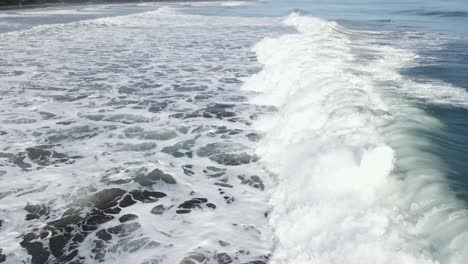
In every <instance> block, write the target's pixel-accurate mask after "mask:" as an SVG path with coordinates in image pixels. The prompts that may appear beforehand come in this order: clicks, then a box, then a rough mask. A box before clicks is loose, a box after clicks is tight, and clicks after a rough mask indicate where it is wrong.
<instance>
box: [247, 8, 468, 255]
mask: <svg viewBox="0 0 468 264" xmlns="http://www.w3.org/2000/svg"><path fill="white" fill-rule="evenodd" d="M285 23H286V24H287V25H290V26H293V27H295V28H296V29H297V31H298V32H297V33H296V34H288V35H284V36H281V37H279V38H266V39H264V40H263V41H261V42H260V43H258V44H257V45H256V47H255V48H254V50H255V52H256V53H257V56H258V59H259V61H260V63H262V64H263V70H262V71H261V72H259V73H258V74H255V75H253V76H252V77H251V78H249V79H248V80H246V83H245V85H244V86H243V88H244V89H246V90H251V91H256V92H259V95H258V96H257V97H255V98H253V99H252V101H253V102H255V103H260V104H270V105H275V106H277V107H278V108H279V111H278V113H277V114H275V115H272V116H269V117H267V118H263V119H262V120H261V121H260V122H258V123H257V129H258V130H259V131H262V132H263V133H264V134H265V137H264V138H263V140H262V141H261V142H260V145H259V147H258V148H257V153H258V154H259V156H261V157H262V159H263V162H264V164H265V165H266V167H267V168H269V169H270V170H271V171H272V172H273V173H274V174H275V175H276V177H277V185H276V187H275V188H273V190H272V191H271V200H270V204H271V205H272V207H273V211H272V213H271V216H270V224H271V225H272V227H273V229H274V230H275V234H276V236H277V240H278V244H277V247H276V250H275V252H274V254H273V258H272V263H275V264H276V263H294V264H301V263H320V264H328V263H330V264H332V263H333V264H335V263H336V264H337V263H349V264H354V263H355V264H357V263H385V264H387V263H388V264H389V263H418V264H435V263H445V264H460V263H463V260H464V259H466V258H467V257H468V249H467V248H466V242H467V234H468V233H467V231H468V225H467V224H468V218H467V217H466V212H467V211H466V210H465V209H464V208H463V207H462V205H461V202H459V201H457V200H456V199H455V198H454V195H453V194H452V193H450V192H449V190H448V187H447V185H446V184H445V182H444V180H445V178H444V175H443V173H442V172H441V171H440V170H439V167H438V165H439V166H442V165H441V164H442V163H441V162H440V160H438V159H437V158H436V157H435V156H434V155H431V154H428V153H426V152H425V151H424V150H425V148H424V147H425V146H427V145H428V144H430V142H429V141H428V140H426V139H424V138H423V137H421V136H419V137H417V136H414V135H415V133H414V132H416V131H417V130H418V129H420V130H421V129H422V128H421V127H423V128H424V129H439V128H440V127H441V124H440V123H439V122H438V121H437V120H435V119H434V118H432V117H430V116H428V115H427V114H426V113H424V111H422V110H420V109H418V108H416V107H415V106H413V105H411V103H409V102H405V101H404V100H402V99H403V98H402V97H401V93H402V92H401V89H402V88H406V89H407V87H406V85H411V83H412V82H410V81H409V80H405V79H404V78H403V77H402V76H401V75H400V74H399V73H398V70H399V69H400V68H401V67H403V66H404V65H407V64H409V63H413V60H412V58H414V57H415V56H414V54H411V53H410V52H408V51H405V50H399V49H397V48H392V47H387V46H383V45H378V44H373V43H372V39H367V37H368V36H366V34H363V33H362V32H359V31H353V30H350V29H347V28H345V27H342V26H340V25H338V24H337V23H335V22H328V21H325V20H322V19H318V18H313V17H305V16H301V15H298V14H291V15H290V16H289V17H287V19H286V20H285ZM447 89H448V88H447ZM398 95H400V98H398V97H397V96H398ZM426 149H427V148H426ZM444 234H446V235H444Z"/></svg>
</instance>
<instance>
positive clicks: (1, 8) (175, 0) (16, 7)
mask: <svg viewBox="0 0 468 264" xmlns="http://www.w3.org/2000/svg"><path fill="white" fill-rule="evenodd" d="M222 1H226V0H143V1H110V2H108V1H103V2H99V1H86V2H75V3H66V2H60V3H43V4H23V5H22V6H19V5H0V12H2V11H8V10H29V9H38V8H48V7H71V6H93V5H109V4H139V3H178V2H222ZM227 1H233V2H237V1H238V2H245V1H251V0H227Z"/></svg>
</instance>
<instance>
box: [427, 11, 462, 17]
mask: <svg viewBox="0 0 468 264" xmlns="http://www.w3.org/2000/svg"><path fill="white" fill-rule="evenodd" d="M419 15H421V16H439V17H468V12H463V11H429V12H420V13H419Z"/></svg>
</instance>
